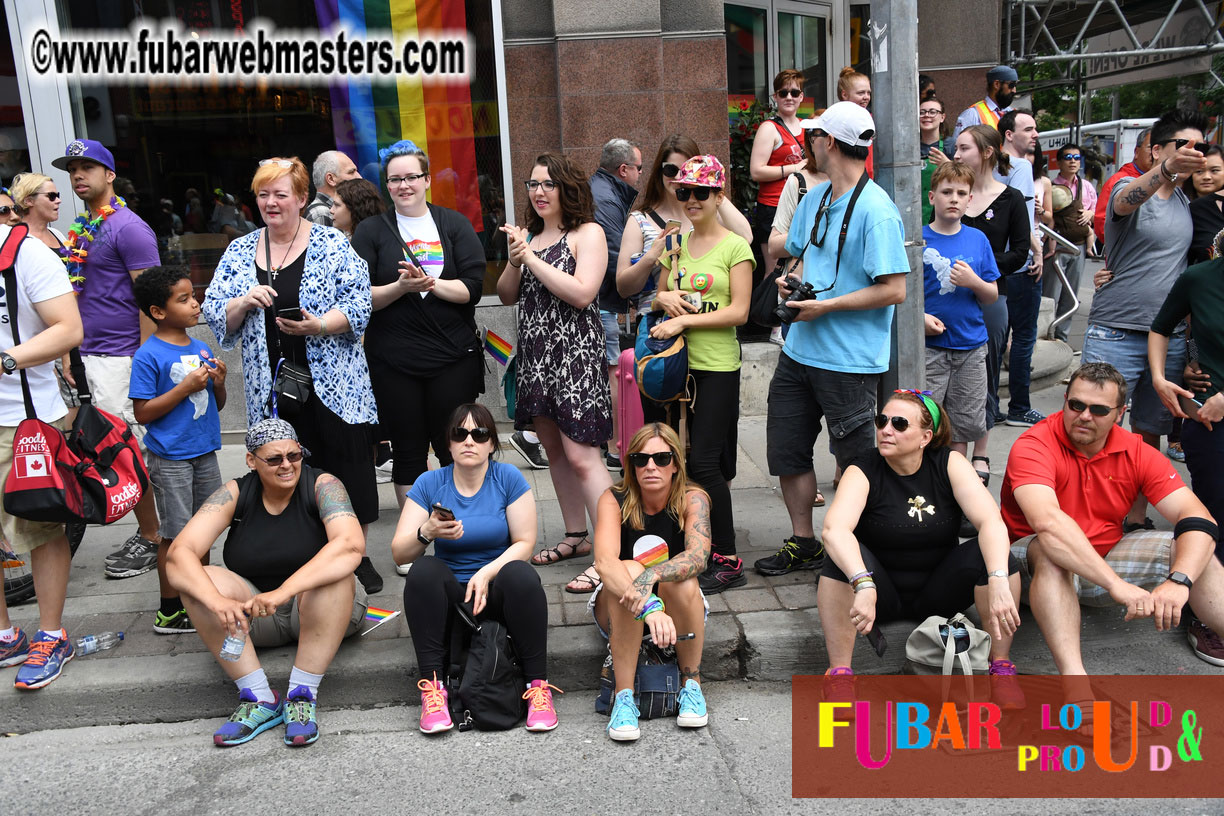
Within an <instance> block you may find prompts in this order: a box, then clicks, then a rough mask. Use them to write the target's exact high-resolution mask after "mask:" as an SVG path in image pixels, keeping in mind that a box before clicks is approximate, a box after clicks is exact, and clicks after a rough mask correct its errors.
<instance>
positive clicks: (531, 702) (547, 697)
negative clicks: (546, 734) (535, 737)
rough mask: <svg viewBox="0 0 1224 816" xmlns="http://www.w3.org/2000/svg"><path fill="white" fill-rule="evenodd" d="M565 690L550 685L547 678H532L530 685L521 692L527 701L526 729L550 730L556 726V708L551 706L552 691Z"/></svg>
mask: <svg viewBox="0 0 1224 816" xmlns="http://www.w3.org/2000/svg"><path fill="white" fill-rule="evenodd" d="M554 691H556V692H558V693H561V694H564V693H565V692H563V691H561V689H559V688H557V687H556V686H550V685H549V684H548V681H547V680H532V681H531V686H530V687H529V688H528V689H527V690H526V691H524V692H523V699H524V700H526V701H527V730H528V731H551V730H553V729H554V728H556V727H557V709H555V708H553V699H552V693H553V692H554Z"/></svg>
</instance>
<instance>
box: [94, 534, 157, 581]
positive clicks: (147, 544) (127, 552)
mask: <svg viewBox="0 0 1224 816" xmlns="http://www.w3.org/2000/svg"><path fill="white" fill-rule="evenodd" d="M112 559H113V560H112ZM156 566H157V545H156V544H155V543H153V542H152V541H149V539H147V538H145V537H143V536H142V535H141V534H140V533H135V534H133V535H132V537H131V538H129V539H128V540H127V541H125V542H124V543H123V548H122V549H121V550H119V551H118V552H115V553H112V554H111V555H110V556H108V557H107V564H106V577H107V578H134V577H136V576H137V575H144V574H145V573H146V572H148V571H149V570H151V569H153V568H154V567H156Z"/></svg>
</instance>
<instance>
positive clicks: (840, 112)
mask: <svg viewBox="0 0 1224 816" xmlns="http://www.w3.org/2000/svg"><path fill="white" fill-rule="evenodd" d="M799 127H801V128H805V129H807V130H816V129H819V130H823V131H824V132H825V133H827V134H829V135H830V136H832V137H833V138H834V139H836V140H837V141H839V142H843V143H845V144H848V145H852V146H856V147H869V146H870V145H871V141H872V139H874V138H875V120H874V119H872V118H871V114H870V113H868V112H867V109H866V108H864V107H862V106H861V105H858V104H856V103H854V102H835V103H834V104H832V105H830V106H829V107H828V108H826V109H825V112H824V113H822V114H820V115H819V116H817V117H814V118H812V119H804V120H803V121H802V122H800V123H799Z"/></svg>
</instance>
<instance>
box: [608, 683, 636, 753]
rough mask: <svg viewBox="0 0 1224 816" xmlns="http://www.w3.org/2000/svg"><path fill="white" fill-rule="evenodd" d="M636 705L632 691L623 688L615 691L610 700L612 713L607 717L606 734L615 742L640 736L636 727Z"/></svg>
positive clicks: (626, 740)
mask: <svg viewBox="0 0 1224 816" xmlns="http://www.w3.org/2000/svg"><path fill="white" fill-rule="evenodd" d="M640 713H641V712H639V711H638V707H637V705H636V704H635V703H634V702H633V692H632V691H630V690H629V689H624V690H622V691H619V692H617V694H616V699H614V700H613V701H612V715H611V716H610V717H609V718H608V736H609V737H611V738H612V739H614V740H616V741H617V742H633V741H634V740H635V739H637V738H638V737H640V736H642V729H640V728H638V714H640Z"/></svg>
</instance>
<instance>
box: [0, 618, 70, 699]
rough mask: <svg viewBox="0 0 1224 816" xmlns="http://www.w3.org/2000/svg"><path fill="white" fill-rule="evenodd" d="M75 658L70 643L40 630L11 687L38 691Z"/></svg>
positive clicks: (64, 638) (65, 639) (66, 639)
mask: <svg viewBox="0 0 1224 816" xmlns="http://www.w3.org/2000/svg"><path fill="white" fill-rule="evenodd" d="M74 657H76V649H74V648H72V641H71V640H69V639H68V638H66V637H63V638H56V637H51V635H48V634H47V633H46V632H44V631H42V630H41V629H40V630H39V631H38V634H37V635H35V636H34V641H33V642H32V643H31V644H30V653H29V655H28V656H27V657H26V660H25V663H23V664H22V666H21V668H20V669H18V670H17V678H16V679H15V680H14V681H13V687H14V688H19V689H40V688H42V687H43V686H45V685H47V684H48V683H50V682H51V681H53V680H54V679H55V678H57V677H59V676H60V672H61V671H63V670H64V664H65V663H67V662H68V661H69V660H71V659H72V658H74Z"/></svg>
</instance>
